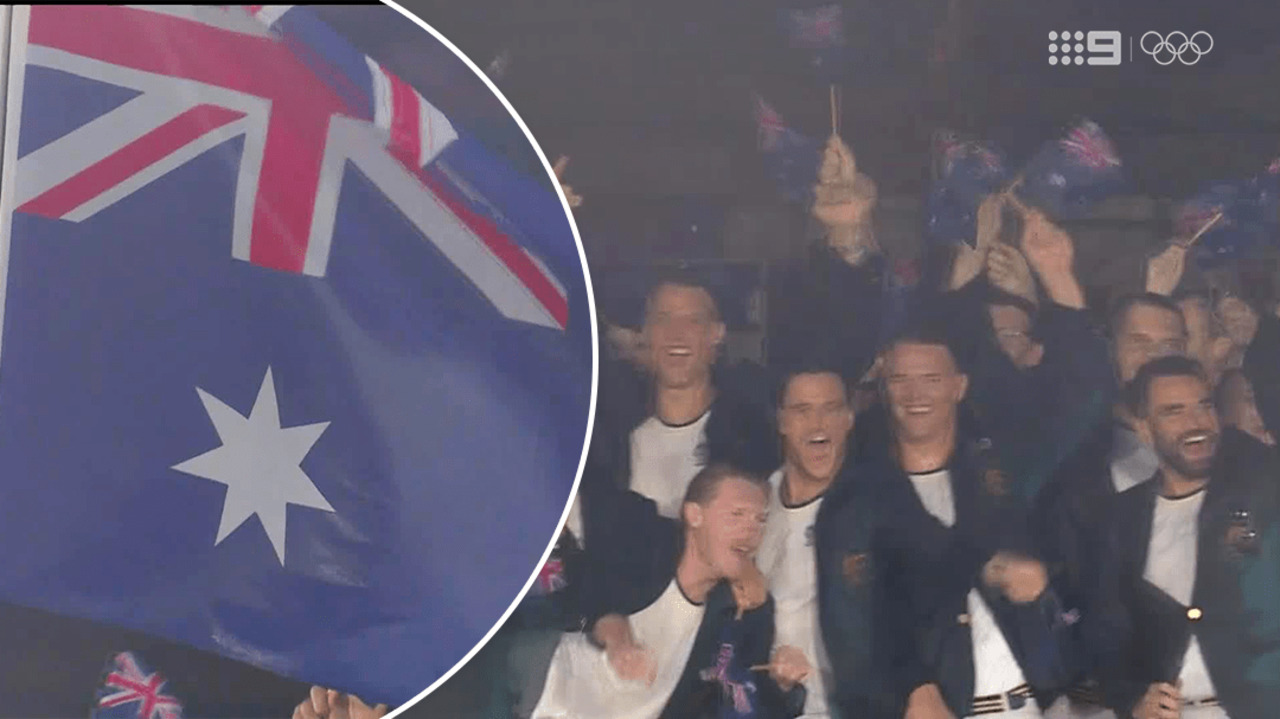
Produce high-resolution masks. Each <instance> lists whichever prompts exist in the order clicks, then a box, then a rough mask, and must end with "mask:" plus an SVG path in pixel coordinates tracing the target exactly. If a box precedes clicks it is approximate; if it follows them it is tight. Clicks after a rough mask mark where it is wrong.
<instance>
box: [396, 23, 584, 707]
mask: <svg viewBox="0 0 1280 719" xmlns="http://www.w3.org/2000/svg"><path fill="white" fill-rule="evenodd" d="M382 2H383V3H384V4H385V5H386V6H387V7H390V8H391V9H393V10H395V11H396V12H398V13H400V14H401V15H403V16H404V17H405V18H407V19H408V20H410V21H412V22H413V23H414V24H416V25H417V26H418V27H420V28H422V29H423V30H426V31H427V32H428V33H430V34H431V36H432V37H434V38H435V39H436V40H439V41H440V43H441V44H443V45H444V46H445V47H447V48H449V50H450V52H452V53H453V54H454V55H455V56H457V58H458V59H459V60H461V61H462V62H463V63H465V64H466V66H467V67H469V68H471V71H472V72H474V73H475V74H476V76H477V77H479V78H480V79H481V80H482V81H483V82H484V84H485V86H486V87H488V88H489V92H492V93H493V94H494V96H495V97H497V98H498V101H499V102H501V103H502V106H503V107H504V108H506V110H507V112H508V113H509V114H510V115H511V117H512V119H514V120H515V121H516V124H517V125H519V126H520V130H521V131H522V132H524V136H525V139H527V140H528V141H529V144H530V145H532V146H533V150H534V152H536V153H538V159H540V160H542V167H543V169H544V170H546V172H547V177H548V178H550V179H551V184H552V186H553V187H555V188H556V194H557V195H559V197H560V204H561V205H562V206H563V207H564V213H565V216H566V217H567V218H568V219H569V228H570V229H571V230H573V241H574V242H575V243H577V245H578V262H579V263H580V264H581V265H582V278H583V281H584V283H585V285H586V291H587V308H588V310H589V312H590V314H591V317H590V320H591V404H590V407H589V409H588V410H587V434H586V438H585V439H584V440H583V443H582V455H581V456H580V457H579V458H578V471H577V474H575V475H574V478H573V487H572V488H571V489H570V490H569V500H568V501H567V502H566V503H565V507H564V512H562V513H561V515H560V522H559V524H557V525H556V529H555V532H554V533H552V535H551V538H550V540H549V541H548V543H547V548H546V550H545V551H544V552H543V553H542V558H541V559H540V560H538V563H537V565H535V566H534V567H533V570H532V571H531V572H530V574H529V579H528V581H526V582H525V584H524V588H523V589H521V590H520V593H519V594H517V595H516V597H515V599H514V600H512V602H511V605H510V606H509V607H507V611H505V612H503V614H502V617H501V618H499V619H498V622H497V623H496V624H494V625H493V627H492V628H491V629H490V630H489V631H488V633H486V634H485V635H484V637H483V638H482V639H481V640H480V643H479V644H476V645H475V646H474V647H472V649H471V651H470V652H467V654H466V655H465V656H464V657H462V659H460V660H458V663H457V664H454V665H453V668H452V669H450V670H449V671H447V672H445V673H444V675H443V676H441V677H440V678H439V679H437V680H436V681H435V682H433V683H432V684H431V685H430V686H428V687H427V688H426V689H423V690H422V691H421V692H419V693H418V695H417V696H415V697H414V698H412V699H410V700H409V701H407V702H405V703H404V704H402V705H400V706H399V707H396V708H395V709H394V710H392V711H391V712H389V713H388V714H387V715H386V717H385V718H384V719H393V718H394V717H396V716H398V715H400V714H401V713H402V712H404V711H405V710H406V709H409V708H411V707H412V706H413V705H414V704H417V703H418V702H420V701H422V700H423V699H425V698H426V697H427V695H429V694H430V693H431V692H433V691H435V690H436V689H438V688H439V687H440V686H441V685H443V684H444V683H445V682H447V681H449V679H450V678H452V677H453V675H454V674H457V673H458V670H459V669H461V668H462V667H464V666H466V664H467V662H469V661H471V659H472V658H473V657H475V655H476V654H477V653H479V652H480V650H481V649H484V647H485V645H487V644H488V643H489V640H490V639H492V638H493V635H494V634H496V633H497V632H498V630H499V629H501V628H502V626H503V625H504V624H506V623H507V620H508V619H509V618H510V617H511V614H512V612H514V611H515V610H516V607H518V606H519V605H520V602H521V601H523V600H524V597H525V595H526V594H528V593H529V589H530V588H531V587H532V586H533V583H534V581H535V580H537V578H538V572H539V571H541V569H542V565H544V564H546V562H547V558H548V557H550V556H551V550H552V549H554V548H555V546H556V540H557V539H559V537H560V532H562V531H563V529H564V523H565V521H566V520H567V519H568V517H569V509H570V507H572V506H573V502H574V499H575V498H576V497H577V496H578V485H579V484H580V483H581V482H582V470H583V468H584V467H585V466H586V462H587V450H588V449H589V448H590V447H591V435H592V433H593V432H594V430H595V419H596V395H597V391H598V389H599V383H600V337H599V332H598V329H599V325H598V324H597V321H596V299H595V291H594V290H593V289H592V286H591V269H590V268H589V267H588V266H587V253H586V251H585V250H584V249H583V247H582V235H581V234H580V233H579V232H578V223H577V222H576V221H575V220H574V217H573V211H572V209H571V208H570V207H569V201H568V200H567V199H566V198H565V196H564V190H563V189H562V188H561V187H560V182H559V181H558V180H557V179H556V175H555V171H554V170H553V169H552V166H551V163H550V162H548V161H547V156H546V154H545V153H543V151H542V146H541V145H539V144H538V141H537V140H536V139H535V138H534V137H533V133H531V132H529V127H528V126H527V125H525V123H524V119H523V118H521V117H520V113H518V112H516V109H515V108H514V107H512V106H511V102H510V101H508V100H507V97H506V95H503V94H502V91H501V90H499V89H498V86H497V85H495V84H494V83H493V81H492V80H490V79H489V76H488V75H486V74H485V73H484V70H482V69H480V67H479V66H478V65H476V64H475V63H474V62H472V61H471V58H469V57H467V56H466V54H465V53H463V52H462V51H461V50H459V49H458V47H457V46H456V45H454V44H453V43H452V42H450V41H449V38H447V37H445V36H444V35H441V34H440V32H439V31H437V30H436V29H435V28H433V27H431V26H430V25H428V24H427V23H426V22H425V21H424V20H422V18H420V17H418V16H417V15H414V14H413V13H411V12H409V11H408V10H406V9H404V8H403V7H401V6H400V5H399V4H397V3H395V2H393V1H392V0H382ZM565 329H566V331H567V330H568V328H567V327H566V328H565Z"/></svg>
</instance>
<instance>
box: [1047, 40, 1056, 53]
mask: <svg viewBox="0 0 1280 719" xmlns="http://www.w3.org/2000/svg"><path fill="white" fill-rule="evenodd" d="M1057 51H1058V44H1057V43H1054V42H1051V43H1049V52H1057Z"/></svg>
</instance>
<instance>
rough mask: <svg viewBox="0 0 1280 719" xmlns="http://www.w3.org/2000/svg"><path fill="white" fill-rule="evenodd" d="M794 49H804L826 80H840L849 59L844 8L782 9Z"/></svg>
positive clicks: (812, 66) (824, 6) (782, 18)
mask: <svg viewBox="0 0 1280 719" xmlns="http://www.w3.org/2000/svg"><path fill="white" fill-rule="evenodd" d="M778 18H779V20H780V23H781V25H782V28H783V31H784V32H785V33H786V36H787V41H788V44H789V45H790V46H791V47H792V49H794V50H796V51H798V52H800V53H803V54H804V55H805V57H806V58H807V59H808V62H809V65H810V66H811V68H812V69H813V70H814V72H815V73H816V74H817V75H818V77H819V78H821V79H822V80H823V81H824V82H830V83H838V82H839V81H840V77H841V74H842V73H843V72H844V71H845V68H846V66H847V65H848V63H849V56H848V51H847V48H848V44H847V40H846V38H845V32H844V8H843V7H841V6H840V5H838V4H834V3H833V4H829V5H821V6H817V7H806V8H788V9H781V10H779V11H778Z"/></svg>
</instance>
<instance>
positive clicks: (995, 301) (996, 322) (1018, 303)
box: [986, 289, 1045, 372]
mask: <svg viewBox="0 0 1280 719" xmlns="http://www.w3.org/2000/svg"><path fill="white" fill-rule="evenodd" d="M986 307H987V316H988V318H989V319H990V320H991V330H992V332H993V333H994V334H995V338H996V344H997V345H999V347H1000V350H1001V351H1002V352H1004V355H1005V356H1006V357H1008V358H1009V361H1010V362H1012V363H1013V366H1014V367H1017V368H1018V370H1020V371H1023V372H1025V371H1028V370H1030V369H1032V368H1033V367H1039V366H1040V362H1041V361H1043V360H1044V355H1045V347H1044V343H1043V342H1041V341H1040V340H1039V338H1038V337H1037V336H1036V331H1035V324H1034V322H1035V318H1036V306H1035V305H1034V304H1032V303H1031V302H1029V301H1027V300H1026V299H1024V298H1022V297H1019V296H1017V295H1014V294H1011V293H1009V292H1005V291H1003V290H998V289H992V290H991V291H990V293H989V294H988V296H987V300H986Z"/></svg>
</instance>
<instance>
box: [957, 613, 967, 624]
mask: <svg viewBox="0 0 1280 719" xmlns="http://www.w3.org/2000/svg"><path fill="white" fill-rule="evenodd" d="M968 623H969V615H968V614H957V615H956V624H968Z"/></svg>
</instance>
